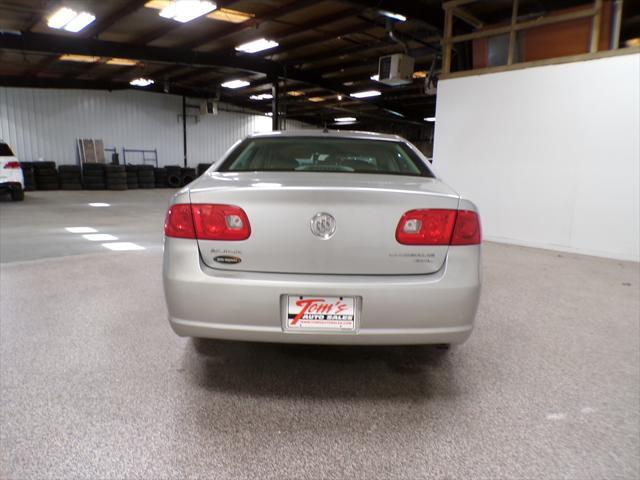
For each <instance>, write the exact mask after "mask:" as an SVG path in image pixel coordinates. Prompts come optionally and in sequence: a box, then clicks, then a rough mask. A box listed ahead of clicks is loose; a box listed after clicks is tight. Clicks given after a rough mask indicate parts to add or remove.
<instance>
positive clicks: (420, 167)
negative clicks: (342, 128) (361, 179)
mask: <svg viewBox="0 0 640 480" xmlns="http://www.w3.org/2000/svg"><path fill="white" fill-rule="evenodd" d="M219 171H222V172H247V171H251V172H256V171H259V172H264V171H285V172H345V173H379V174H387V175H394V174H395V175H421V176H428V177H432V176H433V175H432V174H431V172H430V171H429V169H428V168H427V167H426V165H425V164H424V163H423V162H422V161H421V160H420V158H419V157H418V156H417V155H416V154H415V153H414V152H413V151H412V150H411V149H409V148H408V147H407V146H406V145H405V144H404V143H402V142H393V141H382V140H366V139H353V138H318V137H281V138H253V139H248V140H245V141H244V142H242V143H241V144H240V145H239V146H238V148H237V149H236V150H235V151H234V152H232V154H231V156H230V157H229V158H228V159H227V160H226V161H225V162H224V163H223V164H222V165H221V167H220V169H219Z"/></svg>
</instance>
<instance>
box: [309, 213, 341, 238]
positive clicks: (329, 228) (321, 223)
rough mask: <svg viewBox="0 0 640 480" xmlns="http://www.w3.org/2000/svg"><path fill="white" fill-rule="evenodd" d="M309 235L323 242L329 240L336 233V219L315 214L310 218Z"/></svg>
mask: <svg viewBox="0 0 640 480" xmlns="http://www.w3.org/2000/svg"><path fill="white" fill-rule="evenodd" d="M311 233H313V234H314V235H315V236H316V237H320V238H321V239H323V240H329V239H330V238H331V237H333V234H334V233H336V219H335V218H333V216H332V215H329V214H328V213H324V212H320V213H316V214H315V215H314V216H313V217H312V218H311Z"/></svg>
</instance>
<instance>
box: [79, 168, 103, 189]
mask: <svg viewBox="0 0 640 480" xmlns="http://www.w3.org/2000/svg"><path fill="white" fill-rule="evenodd" d="M82 184H83V186H84V188H86V189H87V190H104V189H105V188H106V183H105V164H104V163H85V164H84V166H83V167H82Z"/></svg>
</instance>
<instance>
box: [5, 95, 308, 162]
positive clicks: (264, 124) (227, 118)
mask: <svg viewBox="0 0 640 480" xmlns="http://www.w3.org/2000/svg"><path fill="white" fill-rule="evenodd" d="M190 103H193V102H190ZM192 112H193V111H192V110H189V111H188V112H187V113H192ZM181 114H182V98H181V97H179V96H174V95H164V94H159V93H149V92H137V91H126V90H125V91H115V92H106V91H96V90H57V89H31V88H6V87H0V139H3V140H4V141H5V142H8V143H9V144H10V145H11V147H12V148H13V150H14V151H15V152H16V154H17V156H18V158H19V159H20V160H23V161H34V160H37V159H38V158H43V159H44V160H53V161H54V162H56V163H57V164H74V163H76V162H77V151H76V150H77V149H76V140H77V139H78V138H101V139H102V140H103V141H104V146H105V148H111V147H115V148H117V149H118V152H122V147H125V148H134V149H158V160H159V164H160V166H162V165H175V164H182V156H183V155H182V123H181V120H179V118H178V115H181ZM287 126H288V129H294V128H304V125H303V124H301V123H299V122H293V121H291V120H289V121H288V122H287ZM270 130H271V119H270V118H269V117H265V116H263V115H247V114H242V113H231V112H223V111H221V112H220V113H219V114H218V115H216V116H211V115H208V116H201V117H199V121H198V123H195V122H194V120H193V118H189V119H188V121H187V145H188V158H189V165H191V166H195V165H196V164H198V163H208V162H211V161H213V160H215V159H216V158H217V157H219V156H220V155H221V154H222V153H224V152H225V151H226V149H227V148H229V147H230V146H231V145H232V144H233V143H234V142H235V141H236V140H238V139H240V138H242V137H244V136H245V135H248V134H250V133H254V132H263V131H270ZM127 161H129V162H131V163H139V160H138V158H136V157H135V156H133V155H132V156H131V157H130V156H127Z"/></svg>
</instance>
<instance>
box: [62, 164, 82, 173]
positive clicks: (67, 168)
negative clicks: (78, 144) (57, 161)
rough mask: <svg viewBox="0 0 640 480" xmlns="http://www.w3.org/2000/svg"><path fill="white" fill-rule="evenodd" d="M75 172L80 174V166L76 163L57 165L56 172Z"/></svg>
mask: <svg viewBox="0 0 640 480" xmlns="http://www.w3.org/2000/svg"><path fill="white" fill-rule="evenodd" d="M63 172H64V173H77V174H80V167H79V166H78V165H60V166H59V167H58V173H63Z"/></svg>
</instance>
